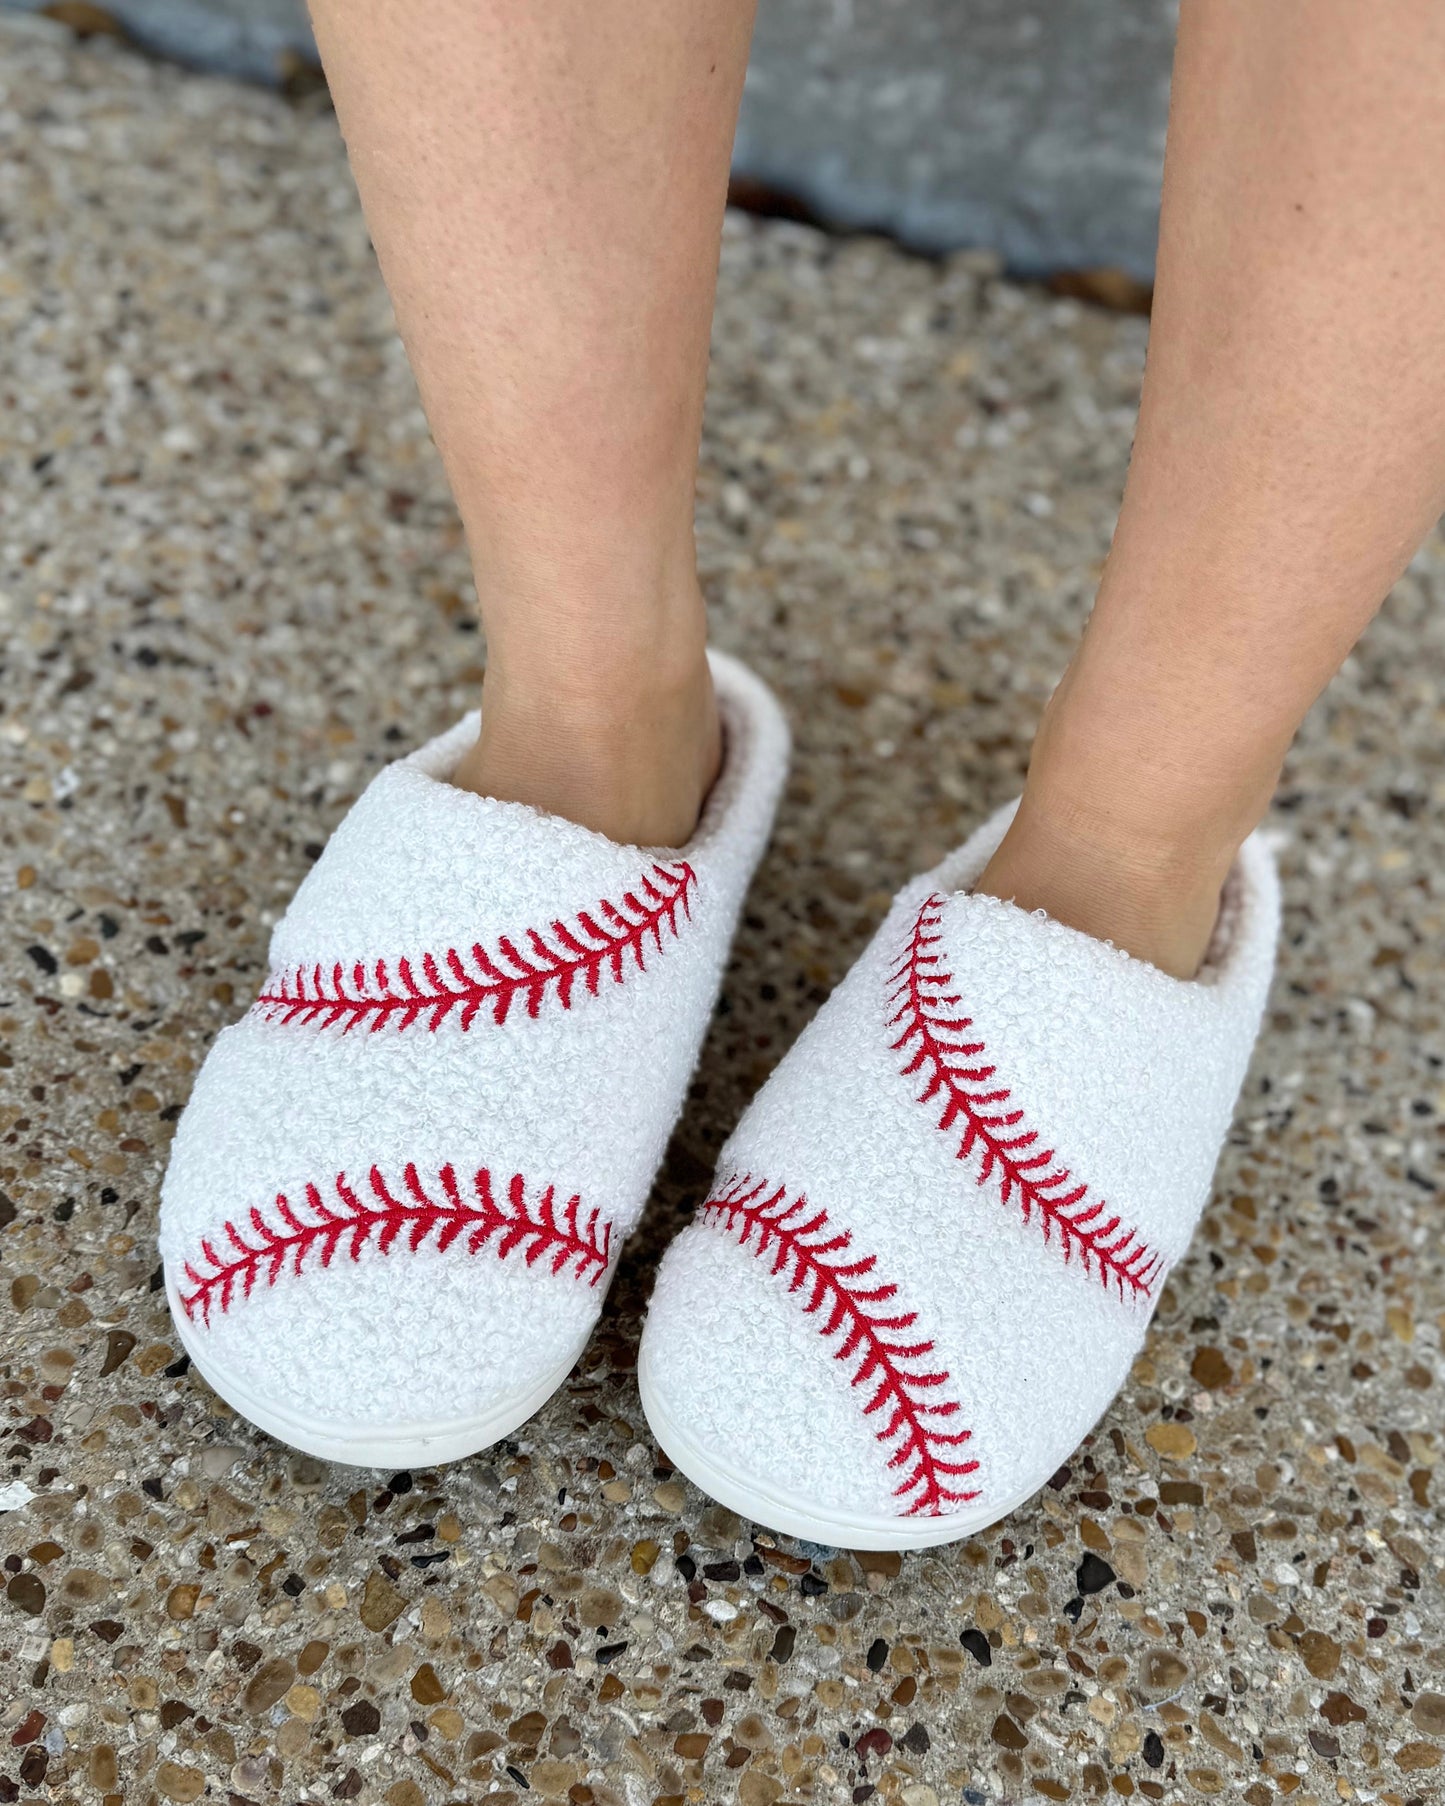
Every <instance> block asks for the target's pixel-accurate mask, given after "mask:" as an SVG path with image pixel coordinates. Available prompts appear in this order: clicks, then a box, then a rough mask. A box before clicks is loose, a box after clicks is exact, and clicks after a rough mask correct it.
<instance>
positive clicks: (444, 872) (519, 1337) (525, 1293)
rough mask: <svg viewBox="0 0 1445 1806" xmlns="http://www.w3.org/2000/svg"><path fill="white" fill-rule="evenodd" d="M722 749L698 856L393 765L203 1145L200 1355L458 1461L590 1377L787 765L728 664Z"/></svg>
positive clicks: (763, 702) (288, 1401)
mask: <svg viewBox="0 0 1445 1806" xmlns="http://www.w3.org/2000/svg"><path fill="white" fill-rule="evenodd" d="M712 669H713V678H714V682H715V685H716V689H717V694H718V701H719V705H720V708H721V713H722V718H723V730H724V740H725V751H724V764H723V770H722V774H721V776H720V777H719V778H718V781H717V783H716V785H715V786H714V788H713V790H712V793H711V795H710V796H709V798H708V800H707V803H706V805H705V808H704V811H703V816H702V819H701V821H700V823H699V825H698V828H697V832H696V834H695V835H694V836H693V838H692V840H691V841H690V842H689V843H688V845H687V846H685V847H682V848H680V849H676V850H659V849H651V850H649V849H643V848H639V847H627V846H619V845H616V844H614V843H613V842H611V841H609V840H606V839H604V838H603V837H602V836H601V835H599V834H595V833H593V832H591V831H590V830H589V829H586V828H581V827H578V826H576V825H575V824H573V823H571V822H567V821H563V820H560V819H558V818H557V817H555V816H548V815H543V814H540V813H539V812H538V811H536V810H533V809H529V808H526V807H524V806H523V805H521V804H517V803H506V802H497V801H494V800H490V799H486V798H482V797H479V796H476V795H474V794H472V793H470V792H467V791H463V790H459V789H456V788H454V787H453V786H452V785H450V784H449V783H448V782H447V778H448V775H449V773H450V772H451V771H452V770H453V768H454V767H455V765H456V762H457V760H458V759H459V758H460V756H461V754H462V753H463V751H464V750H465V749H466V748H467V747H468V746H469V745H471V744H472V742H473V741H474V740H475V738H476V733H477V720H478V718H477V716H475V715H471V716H468V717H467V718H466V719H465V720H463V721H462V722H461V723H459V724H458V726H457V727H455V728H454V729H452V731H451V732H450V733H448V734H445V735H443V736H442V737H441V738H440V739H437V740H434V741H432V742H431V743H430V744H429V745H427V746H425V747H423V748H422V749H421V751H419V752H417V753H413V754H412V755H411V757H409V758H406V759H402V760H400V761H399V762H398V763H396V764H394V765H391V766H388V767H387V768H386V769H385V770H384V771H382V772H381V773H380V774H379V775H378V776H377V777H376V778H375V779H374V780H373V782H372V783H371V784H370V785H369V786H368V787H367V789H366V791H365V792H364V794H363V795H362V796H361V798H360V799H359V800H358V801H357V803H356V804H355V806H354V807H353V808H352V810H351V811H350V813H349V814H348V815H347V817H346V818H345V820H344V821H343V822H342V823H341V825H340V826H339V827H338V828H337V830H336V832H335V834H334V835H333V836H332V838H331V841H330V844H329V845H328V846H327V848H326V850H325V852H324V853H323V854H322V856H321V858H320V859H319V860H318V861H317V863H316V865H315V866H314V867H313V868H312V870H311V872H310V873H309V874H308V875H307V877H306V879H305V880H304V882H303V883H302V885H301V887H300V889H299V890H298V891H297V893H296V896H295V899H294V901H293V902H292V904H291V906H290V908H289V909H288V910H287V912H286V914H285V916H284V917H283V918H282V920H281V921H280V922H279V923H278V924H277V926H276V929H275V932H274V935H273V937H272V942H271V974H270V976H269V978H268V979H267V980H266V983H265V985H264V987H263V989H262V991H261V994H260V996H259V997H258V998H257V1000H256V1002H255V1004H254V1005H253V1006H252V1008H251V1010H250V1012H249V1013H248V1014H247V1015H246V1017H245V1018H244V1019H243V1020H242V1021H240V1022H239V1023H237V1024H236V1025H235V1026H234V1027H232V1028H229V1029H227V1030H226V1031H225V1032H224V1033H223V1034H222V1035H221V1036H220V1037H219V1039H218V1040H217V1042H216V1044H215V1046H214V1047H213V1048H212V1050H211V1053H210V1055H209V1057H208V1059H207V1060H206V1063H205V1066H204V1067H203V1068H202V1071H201V1073H200V1076H199V1078H198V1079H197V1081H196V1086H195V1090H194V1092H193V1094H192V1097H191V1100H190V1103H189V1104H188V1105H187V1107H186V1111H185V1114H184V1115H183V1116H182V1118H181V1122H180V1125H179V1128H178V1131H177V1134H176V1140H175V1146H174V1149H173V1152H172V1155H171V1162H170V1168H169V1171H168V1172H167V1174H166V1178H165V1184H164V1188H163V1192H162V1205H161V1236H160V1240H161V1252H162V1255H163V1257H164V1265H165V1284H166V1292H167V1296H168V1298H169V1300H170V1306H171V1311H172V1314H173V1315H174V1318H175V1322H176V1327H177V1330H178V1331H179V1333H180V1338H181V1341H182V1342H183V1343H184V1345H185V1348H186V1351H187V1352H188V1353H189V1355H190V1356H191V1358H192V1360H193V1361H194V1362H195V1364H196V1366H197V1367H198V1368H199V1369H200V1371H201V1373H202V1375H203V1376H204V1377H205V1379H206V1380H207V1381H208V1382H209V1383H210V1385H211V1386H213V1387H214V1388H215V1390H216V1391H217V1392H219V1393H220V1394H221V1396H222V1397H223V1398H225V1399H226V1400H227V1401H228V1402H229V1403H230V1404H231V1405H233V1406H234V1407H235V1409H236V1410H237V1411H239V1412H241V1413H242V1415H243V1416H245V1417H247V1418H249V1419H250V1420H251V1422H252V1423H254V1424H257V1425H258V1426H259V1427H260V1428H262V1429H263V1430H267V1431H269V1432H270V1433H271V1434H272V1435H275V1436H277V1437H279V1438H281V1439H282V1440H283V1441H285V1442H288V1443H291V1444H293V1445H294V1446H295V1447H297V1448H300V1449H304V1450H307V1451H308V1452H309V1453H312V1454H315V1455H320V1456H322V1457H325V1458H328V1459H332V1460H337V1461H347V1462H354V1463H357V1464H358V1465H362V1466H388V1467H389V1466H397V1467H407V1466H412V1465H421V1464H427V1463H431V1462H436V1461H446V1460H455V1459H458V1458H460V1457H461V1456H463V1455H466V1454H469V1453H472V1452H474V1451H476V1450H477V1449H481V1448H485V1447H486V1446H487V1445H488V1444H489V1443H492V1442H494V1441H496V1440H497V1438H499V1437H501V1436H505V1435H507V1434H508V1433H509V1432H510V1431H512V1430H514V1429H515V1428H516V1427H517V1425H518V1424H519V1423H521V1422H523V1421H524V1420H525V1419H526V1418H527V1417H529V1416H530V1415H531V1414H532V1412H534V1411H535V1410H536V1409H537V1408H538V1407H539V1406H540V1405H541V1404H542V1403H543V1401H544V1400H545V1399H546V1398H547V1397H548V1396H549V1395H550V1394H551V1393H552V1392H553V1391H555V1389H556V1388H557V1387H558V1386H559V1385H560V1384H561V1383H562V1381H563V1380H564V1379H565V1378H566V1376H567V1373H568V1371H569V1370H570V1368H571V1367H572V1365H573V1363H574V1362H575V1361H576V1359H577V1356H578V1354H579V1353H580V1352H581V1350H582V1347H583V1345H584V1344H585V1342H586V1340H587V1337H588V1334H589V1332H590V1331H591V1328H592V1325H593V1323H594V1322H595V1321H596V1319H597V1315H598V1312H599V1310H600V1309H601V1306H602V1300H603V1298H604V1296H605V1294H606V1290H607V1285H608V1282H609V1280H610V1278H611V1276H612V1272H613V1269H614V1267H615V1264H616V1261H617V1256H618V1252H619V1250H620V1248H621V1245H622V1242H623V1239H624V1238H625V1237H626V1235H627V1233H628V1231H629V1230H630V1229H631V1228H632V1226H633V1224H634V1222H635V1221H636V1219H637V1217H638V1215H639V1213H640V1212H641V1209H642V1206H643V1204H644V1202H645V1200H646V1197H647V1193H648V1191H649V1189H650V1187H651V1184H652V1180H653V1177H654V1175H655V1173H656V1170H657V1167H658V1164H659V1162H660V1161H661V1158H662V1154H663V1149H664V1147H665V1145H666V1141H667V1137H668V1134H669V1132H670V1131H671V1129H672V1126H673V1123H674V1120H675V1118H676V1116H677V1114H678V1111H679V1109H680V1108H681V1105H682V1102H683V1096H684V1093H685V1091H686V1088H687V1084H688V1080H689V1078H690V1076H691V1074H692V1069H693V1065H694V1062H695V1061H696V1058H697V1054H698V1049H699V1047H700V1045H701V1042H702V1037H703V1033H704V1030H705V1028H706V1026H707V1020H708V1016H709V1014H710V1013H711V1010H712V1007H713V1003H714V1001H715V999H716V996H717V990H718V985H719V983H720V980H721V977H722V971H723V964H724V960H725V958H726V955H727V951H728V944H729V942H730V940H731V938H732V933H733V928H734V925H735V923H736V920H737V915H738V910H739V906H740V905H741V903H742V899H743V893H744V891H745V890H746V889H747V885H748V881H749V879H750V877H751V875H752V872H753V868H754V866H755V865H756V863H757V861H758V858H759V856H760V855H761V853H762V850H763V846H764V844H765V842H766V839H767V836H768V831H769V828H770V825H771V822H772V816H773V810H774V807H775V805H776V802H777V798H778V794H779V791H780V789H781V786H782V782H783V778H784V774H785V768H786V763H787V750H788V737H787V729H786V726H785V724H784V721H783V717H782V715H781V712H780V711H779V709H778V706H777V703H776V702H775V701H774V699H773V697H772V696H771V694H770V693H769V692H768V691H767V690H766V689H765V688H764V686H763V685H762V684H761V683H760V682H759V681H758V680H757V679H756V678H755V677H753V676H752V675H751V674H750V673H749V672H748V671H747V670H746V669H745V668H744V667H743V666H742V665H740V664H738V663H737V662H736V661H735V660H733V659H729V658H726V657H723V656H720V655H713V656H712Z"/></svg>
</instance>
